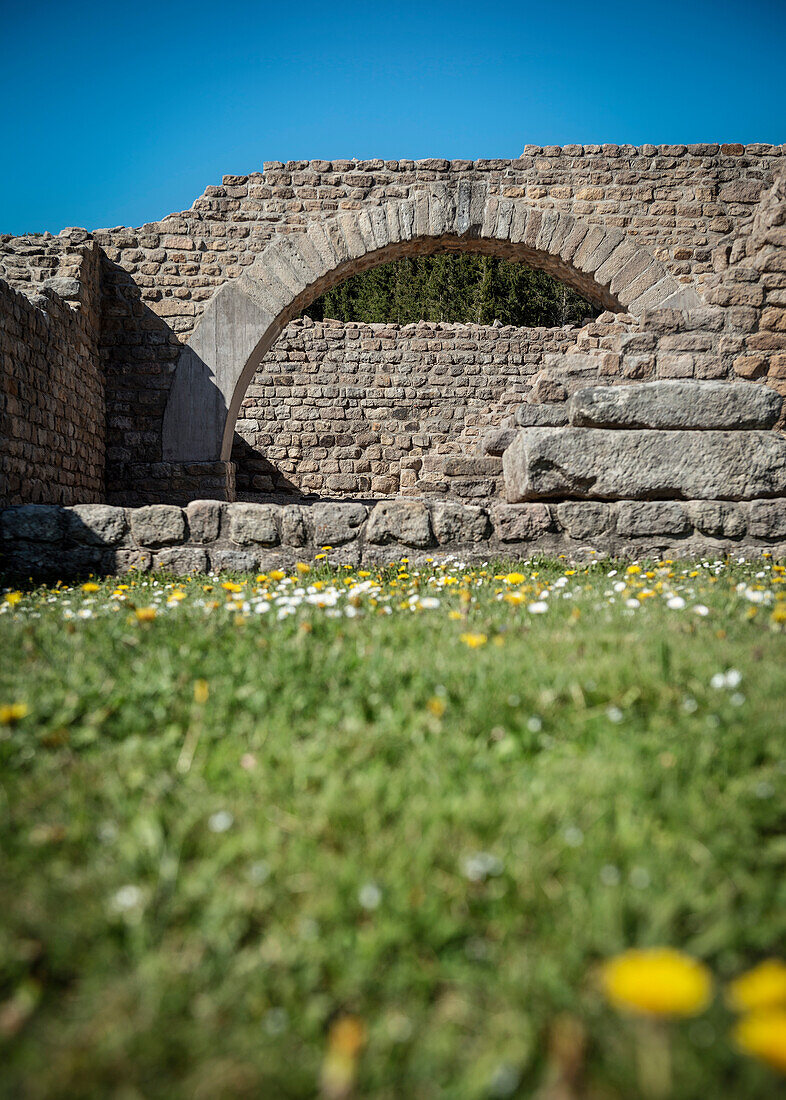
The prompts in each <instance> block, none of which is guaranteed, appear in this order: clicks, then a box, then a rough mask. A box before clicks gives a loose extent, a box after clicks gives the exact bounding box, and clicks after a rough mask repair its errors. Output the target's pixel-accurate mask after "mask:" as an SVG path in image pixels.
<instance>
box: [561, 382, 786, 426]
mask: <svg viewBox="0 0 786 1100" xmlns="http://www.w3.org/2000/svg"><path fill="white" fill-rule="evenodd" d="M782 403H783V399H782V397H781V396H780V394H778V393H776V392H775V390H771V389H769V388H768V387H767V386H761V385H756V384H755V383H753V382H688V381H662V382H642V383H638V384H636V385H630V386H592V387H590V388H588V389H583V390H578V391H577V392H576V393H574V394H573V396H572V397H571V398H570V400H569V402H568V417H569V419H570V423H571V424H573V425H574V426H576V427H586V428H660V429H671V428H691V429H702V430H710V429H716V428H725V429H729V430H740V429H748V428H771V427H772V426H773V424H775V422H776V420H777V419H778V416H779V415H780V411H781V405H782Z"/></svg>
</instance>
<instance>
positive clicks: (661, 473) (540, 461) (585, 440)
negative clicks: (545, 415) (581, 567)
mask: <svg viewBox="0 0 786 1100" xmlns="http://www.w3.org/2000/svg"><path fill="white" fill-rule="evenodd" d="M503 463H504V468H505V487H506V493H507V498H508V500H509V501H510V502H511V503H516V502H518V501H526V500H539V499H555V498H556V499H559V498H560V497H573V498H578V499H590V500H593V499H595V500H625V499H630V500H642V499H652V498H660V499H668V498H670V497H671V498H678V499H687V500H689V499H691V498H695V499H699V500H703V499H721V500H723V499H726V500H750V499H753V498H755V497H758V496H777V495H780V494H783V493H784V492H786V440H784V439H783V438H782V437H780V436H779V435H776V433H775V432H761V431H751V432H722V431H682V432H674V431H649V430H638V431H636V430H633V431H629V430H626V429H615V430H603V429H596V428H573V427H569V428H524V429H522V430H521V431H520V432H519V435H518V438H517V439H516V440H515V441H514V442H513V443H512V444H511V445H510V447H508V449H507V450H506V451H505V454H504V456H503Z"/></svg>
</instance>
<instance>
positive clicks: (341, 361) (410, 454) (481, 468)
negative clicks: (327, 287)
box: [233, 318, 578, 500]
mask: <svg viewBox="0 0 786 1100" xmlns="http://www.w3.org/2000/svg"><path fill="white" fill-rule="evenodd" d="M577 331H578V330H577V329H576V328H570V327H567V328H553V329H547V328H514V327H513V326H509V325H506V326H499V325H498V326H492V325H489V326H483V325H458V324H443V323H434V322H425V321H424V322H420V323H418V324H410V325H404V326H399V325H393V324H359V323H350V324H346V325H345V324H342V323H341V322H339V321H323V322H316V323H315V322H313V321H311V320H310V319H309V318H303V319H302V320H301V321H295V322H292V323H291V324H290V325H288V326H287V328H286V330H285V332H284V334H283V335H282V336H281V338H280V339H279V340H278V341H277V343H276V344H275V345H274V347H273V348H272V350H271V351H270V352H268V354H267V355H266V356H265V358H264V360H263V362H262V364H261V365H260V367H259V369H258V370H257V372H256V374H255V376H254V379H253V381H252V382H251V385H250V386H249V389H248V392H247V394H246V397H245V400H244V401H243V405H242V408H241V411H240V417H239V419H238V422H237V425H236V433H237V440H236V444H235V448H234V453H233V458H234V461H235V462H236V463H237V493H238V496H239V497H241V498H242V499H245V500H248V499H255V498H256V497H259V496H264V495H266V494H269V493H273V492H276V493H279V492H293V491H296V492H299V493H303V494H316V495H319V496H335V495H339V496H344V495H349V496H356V497H357V496H359V497H369V498H373V497H380V496H391V495H394V494H397V493H402V494H408V495H411V494H423V493H443V494H444V493H450V494H451V495H458V496H462V495H472V496H481V495H482V496H491V495H494V493H495V492H496V490H497V488H498V486H497V484H496V479H497V478H498V477H499V475H500V474H501V469H502V467H501V462H500V461H499V458H494V457H490V456H484V455H482V454H481V451H480V442H481V439H482V437H483V435H484V432H485V431H486V430H487V429H488V428H489V427H492V426H495V425H499V424H500V423H501V421H502V420H503V419H504V418H505V417H506V416H510V415H511V414H512V412H513V410H514V409H515V407H516V405H517V404H519V403H521V402H522V401H523V400H525V398H526V396H527V394H528V393H529V392H530V390H531V389H532V385H533V380H534V378H535V377H536V375H537V374H538V372H539V371H540V369H541V366H542V362H543V357H544V356H545V355H547V354H549V353H557V352H560V351H565V350H566V349H567V348H569V347H570V346H571V345H572V344H573V343H574V342H575V339H576V334H577Z"/></svg>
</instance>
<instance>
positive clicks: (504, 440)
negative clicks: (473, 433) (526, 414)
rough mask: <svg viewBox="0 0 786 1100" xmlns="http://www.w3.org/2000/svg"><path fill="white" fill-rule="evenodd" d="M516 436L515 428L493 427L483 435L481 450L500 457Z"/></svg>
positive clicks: (485, 453) (486, 453)
mask: <svg viewBox="0 0 786 1100" xmlns="http://www.w3.org/2000/svg"><path fill="white" fill-rule="evenodd" d="M515 438H516V429H515V428H493V429H492V430H491V431H488V432H486V434H485V435H484V436H483V439H482V441H481V444H480V449H481V452H482V453H483V454H484V455H495V456H497V457H500V456H501V455H502V454H503V452H504V451H505V448H506V447H509V446H510V445H511V443H512V442H513V440H514V439H515Z"/></svg>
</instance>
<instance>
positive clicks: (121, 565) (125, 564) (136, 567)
mask: <svg viewBox="0 0 786 1100" xmlns="http://www.w3.org/2000/svg"><path fill="white" fill-rule="evenodd" d="M152 563H153V555H152V554H151V553H150V551H149V550H139V549H134V550H115V551H114V562H113V564H112V567H111V568H112V569H113V570H114V572H115V573H120V574H122V575H125V574H126V573H147V572H148V571H149V569H150V566H151V565H152Z"/></svg>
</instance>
